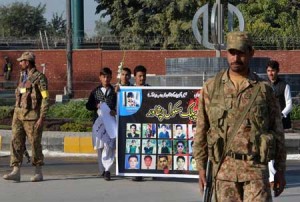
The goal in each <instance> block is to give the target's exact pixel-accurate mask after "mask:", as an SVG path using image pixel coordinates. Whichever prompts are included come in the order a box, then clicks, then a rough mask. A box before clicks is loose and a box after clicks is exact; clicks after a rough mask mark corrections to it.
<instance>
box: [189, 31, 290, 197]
mask: <svg viewBox="0 0 300 202" xmlns="http://www.w3.org/2000/svg"><path fill="white" fill-rule="evenodd" d="M253 54H254V49H253V47H252V41H251V37H250V35H249V34H248V33H246V32H231V33H228V35H227V60H228V64H229V69H228V70H226V71H224V72H223V73H219V74H218V75H220V76H219V77H218V76H216V77H214V78H212V79H210V80H208V81H207V82H206V83H205V84H204V86H203V89H202V91H201V96H200V100H199V109H198V119H197V129H196V134H195V140H194V146H193V151H194V157H195V159H196V163H197V167H198V170H199V186H200V191H201V192H202V193H203V188H204V186H205V185H206V173H205V169H206V164H207V160H208V159H209V160H210V161H211V162H212V165H213V186H214V199H215V200H216V201H222V202H224V201H272V195H271V190H270V185H269V181H268V177H269V176H268V175H269V174H268V160H267V159H268V158H264V157H266V155H268V154H266V153H267V152H266V151H270V153H272V152H271V148H272V147H271V146H272V143H273V144H274V145H275V146H274V145H273V148H274V147H275V148H276V152H273V153H275V154H274V155H273V158H274V159H275V169H276V170H277V173H276V176H275V184H276V185H275V186H274V195H275V197H276V196H279V195H280V194H281V193H282V191H283V190H284V186H285V184H286V182H285V177H284V173H285V168H286V150H285V145H284V144H285V143H284V133H283V127H282V123H281V115H280V108H279V104H278V102H277V100H276V98H275V96H274V94H273V90H272V88H271V87H270V86H269V85H268V84H267V83H266V82H263V81H261V79H259V77H258V76H257V75H256V74H254V73H252V72H251V71H250V69H249V67H248V64H249V61H250V59H251V57H252V56H253ZM217 78H218V79H217ZM217 80H219V81H217ZM218 82H219V83H220V85H217V83H218ZM257 85H259V86H258V87H257V89H258V90H257V91H256V92H257V93H256V97H254V100H253V101H254V102H252V105H250V104H249V106H250V109H249V111H247V110H245V111H244V109H245V108H246V106H247V104H248V103H249V102H250V101H249V100H250V97H251V95H252V94H254V89H255V88H256V86H257ZM216 86H217V87H216ZM218 87H219V89H218ZM250 103H251V102H250ZM243 111H244V112H245V113H244V114H245V116H244V117H245V119H243V120H242V119H241V114H243ZM239 119H241V120H242V122H241V124H240V125H238V126H235V123H236V122H238V120H239ZM234 128H236V129H234ZM233 130H235V131H236V132H233ZM231 133H234V135H233V136H232V137H233V138H232V141H231V143H229V142H228V139H229V138H230V135H232V134H231ZM265 134H267V135H265ZM265 137H268V138H269V139H268V138H266V139H265ZM271 137H273V138H274V139H275V141H274V142H272V141H271V140H272V139H271ZM264 140H270V141H269V142H267V141H264ZM227 143H228V144H230V145H228V144H227ZM264 143H265V144H264Z"/></svg>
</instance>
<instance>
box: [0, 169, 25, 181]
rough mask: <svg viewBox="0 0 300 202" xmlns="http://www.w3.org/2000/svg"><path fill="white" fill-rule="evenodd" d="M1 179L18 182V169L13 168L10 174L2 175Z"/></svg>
mask: <svg viewBox="0 0 300 202" xmlns="http://www.w3.org/2000/svg"><path fill="white" fill-rule="evenodd" d="M3 179H5V180H13V181H16V182H20V180H21V174H20V167H18V166H14V167H13V170H12V171H11V173H9V174H6V175H3Z"/></svg>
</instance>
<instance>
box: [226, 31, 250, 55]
mask: <svg viewBox="0 0 300 202" xmlns="http://www.w3.org/2000/svg"><path fill="white" fill-rule="evenodd" d="M230 49H235V50H239V51H242V52H244V53H245V52H248V51H251V50H252V49H253V47H252V38H251V36H250V34H249V33H248V32H229V33H228V34H227V50H230Z"/></svg>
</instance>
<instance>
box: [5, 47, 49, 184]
mask: <svg viewBox="0 0 300 202" xmlns="http://www.w3.org/2000/svg"><path fill="white" fill-rule="evenodd" d="M17 60H18V61H19V62H20V66H21V75H20V79H19V83H18V87H17V88H16V91H15V93H16V106H15V110H14V115H13V121H12V140H11V145H10V152H11V159H10V165H11V167H13V171H12V172H11V173H9V174H6V175H4V176H3V178H4V179H5V180H13V181H20V178H21V177H20V166H21V164H22V161H23V154H24V150H25V141H26V137H27V138H28V140H29V142H30V144H31V149H32V165H33V166H35V174H34V176H33V177H32V178H31V181H33V182H36V181H42V180H43V174H42V168H41V166H42V165H44V155H43V153H42V145H41V140H42V132H43V121H44V119H45V116H46V112H47V110H48V107H49V103H48V100H49V94H48V84H47V78H46V77H45V75H44V74H42V73H40V72H39V71H38V70H37V69H36V66H35V55H34V54H33V53H31V52H24V53H23V54H22V56H21V57H20V58H18V59H17Z"/></svg>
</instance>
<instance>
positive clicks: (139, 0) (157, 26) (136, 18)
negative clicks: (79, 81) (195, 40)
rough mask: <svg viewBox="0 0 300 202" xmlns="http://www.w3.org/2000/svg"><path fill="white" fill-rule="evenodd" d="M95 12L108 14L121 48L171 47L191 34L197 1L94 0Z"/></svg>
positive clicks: (182, 41)
mask: <svg viewBox="0 0 300 202" xmlns="http://www.w3.org/2000/svg"><path fill="white" fill-rule="evenodd" d="M95 1H97V2H98V4H99V5H98V6H97V8H96V13H100V12H101V11H102V12H103V13H102V16H103V17H105V16H106V15H110V18H111V19H110V21H109V26H110V27H111V29H112V33H113V34H115V35H116V36H119V37H120V39H121V47H122V48H131V49H142V48H144V47H149V46H150V47H152V48H156V47H157V48H161V47H162V49H171V48H189V47H182V44H186V43H184V42H185V39H186V37H190V36H192V29H191V19H192V18H193V15H194V14H195V12H196V11H197V9H198V8H199V7H200V2H199V1H198V0H177V1H174V0H164V1H154V0H130V1H129V0H115V1H113V2H111V1H110V0H95Z"/></svg>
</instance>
